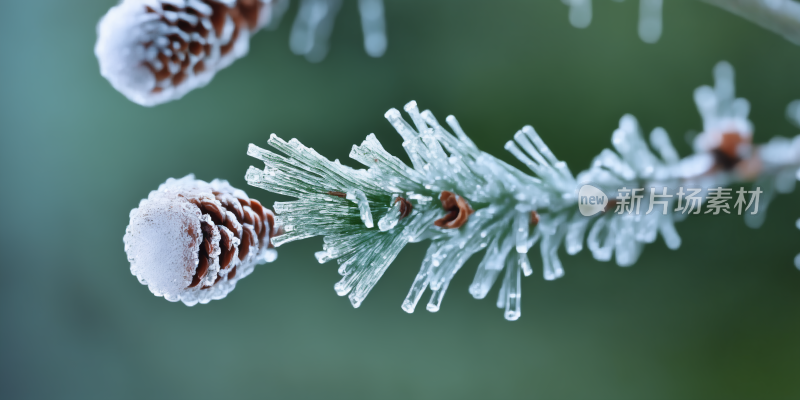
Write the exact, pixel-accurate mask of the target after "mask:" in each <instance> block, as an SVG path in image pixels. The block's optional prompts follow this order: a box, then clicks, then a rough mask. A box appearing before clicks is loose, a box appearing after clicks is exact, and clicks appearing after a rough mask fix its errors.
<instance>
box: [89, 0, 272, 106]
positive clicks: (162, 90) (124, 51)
mask: <svg viewBox="0 0 800 400" xmlns="http://www.w3.org/2000/svg"><path fill="white" fill-rule="evenodd" d="M274 3H275V1H273V0H122V1H121V2H120V3H119V4H118V5H117V6H114V7H112V8H111V9H110V10H109V11H108V13H107V14H106V15H105V16H104V17H103V18H102V19H101V20H100V22H99V23H98V25H97V43H96V44H95V48H94V52H95V55H96V56H97V60H98V61H99V63H100V73H101V74H102V75H103V76H104V77H105V78H106V79H108V81H109V82H110V83H111V85H112V86H114V88H115V89H117V90H118V91H119V92H121V93H122V94H123V95H125V97H127V98H128V99H130V100H131V101H133V102H134V103H137V104H140V105H143V106H155V105H158V104H161V103H165V102H168V101H172V100H176V99H179V98H181V97H183V96H184V95H185V94H186V93H188V92H190V91H191V90H194V89H196V88H199V87H202V86H205V85H206V84H208V82H210V81H211V79H212V78H213V77H214V75H215V74H216V73H217V71H219V70H221V69H223V68H225V67H227V66H228V65H230V64H231V63H232V62H233V61H234V60H236V59H237V58H240V57H243V56H244V55H246V54H247V51H248V48H249V43H250V35H251V34H253V33H255V32H256V31H257V30H259V29H260V28H261V27H263V26H264V25H266V24H268V23H269V22H270V20H271V18H272V9H273V6H274Z"/></svg>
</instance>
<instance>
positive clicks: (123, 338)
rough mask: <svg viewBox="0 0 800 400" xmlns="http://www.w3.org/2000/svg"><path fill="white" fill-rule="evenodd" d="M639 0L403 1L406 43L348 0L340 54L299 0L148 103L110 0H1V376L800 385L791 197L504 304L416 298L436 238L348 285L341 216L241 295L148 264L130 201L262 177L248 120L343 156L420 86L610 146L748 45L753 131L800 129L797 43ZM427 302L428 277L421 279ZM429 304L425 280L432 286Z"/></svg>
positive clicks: (101, 386)
mask: <svg viewBox="0 0 800 400" xmlns="http://www.w3.org/2000/svg"><path fill="white" fill-rule="evenodd" d="M637 3H638V2H636V1H626V2H623V3H615V2H611V1H606V0H598V1H595V3H594V4H595V7H594V8H595V10H594V11H595V12H594V19H593V21H592V24H591V26H590V27H589V28H588V29H585V30H579V29H575V28H573V27H571V26H570V25H569V23H568V21H567V7H566V6H564V5H563V4H561V2H559V1H556V0H547V1H545V0H541V1H464V0H449V1H445V0H438V1H432V0H428V1H424V0H414V1H412V0H404V1H399V0H397V1H395V0H390V1H388V3H387V6H386V11H387V16H388V21H387V23H388V30H389V47H388V52H387V53H386V55H385V56H384V57H383V58H380V59H371V58H369V57H368V56H367V55H366V54H365V53H364V51H363V49H362V36H361V30H360V29H361V28H360V21H359V17H358V12H357V4H356V3H355V2H354V1H350V0H348V1H347V2H345V5H344V7H343V8H342V11H341V12H340V14H339V18H338V20H337V22H336V27H335V30H334V34H333V37H332V43H331V45H332V47H331V52H330V53H329V56H328V58H327V59H326V60H324V61H323V62H322V63H320V64H310V63H308V62H306V61H305V60H304V59H303V58H302V57H297V56H294V55H292V54H291V52H290V51H289V47H288V36H289V31H290V27H291V21H292V19H293V17H294V14H295V12H296V9H297V4H296V3H294V4H293V5H292V8H291V9H290V11H289V14H287V17H286V18H285V19H284V21H283V23H282V24H281V26H280V28H279V29H278V30H277V31H275V32H261V33H259V34H257V35H256V36H255V37H254V39H253V40H252V42H251V49H250V55H249V56H247V57H246V58H244V59H241V60H239V61H237V62H236V63H234V64H233V65H232V66H231V67H230V68H228V69H226V70H223V71H222V72H220V73H219V74H218V75H217V77H216V78H215V79H214V81H213V82H212V83H211V84H210V85H209V86H208V87H206V88H203V89H200V90H196V91H194V92H192V93H190V94H189V95H187V96H186V97H185V98H184V99H182V100H180V101H177V102H173V103H170V104H166V105H162V106H159V107H156V108H143V107H140V106H137V105H135V104H133V103H131V102H129V101H128V100H126V99H125V98H124V97H123V96H122V95H120V94H119V93H117V92H116V91H114V90H113V89H112V88H111V86H110V85H109V84H108V83H107V82H106V81H105V80H104V79H103V78H102V77H101V76H100V74H99V72H98V66H97V61H96V60H95V57H94V55H93V46H94V41H95V24H96V22H97V21H98V19H99V18H100V17H101V16H102V15H103V14H104V13H105V12H106V10H107V9H108V8H109V7H111V6H112V5H113V4H114V1H111V0H105V1H85V0H78V1H55V0H49V1H36V2H33V1H4V2H3V3H2V5H0V35H2V37H4V38H5V39H4V40H3V41H2V42H0V140H1V142H0V143H1V145H0V177H1V178H0V179H2V186H0V187H2V196H0V204H1V205H2V208H1V209H2V210H3V216H4V218H3V224H2V233H0V250H2V252H1V253H0V254H2V256H3V261H2V279H0V313H1V314H0V321H1V322H0V397H2V398H5V399H11V398H53V399H56V398H81V399H88V398H101V399H107V398H280V399H291V398H294V399H319V398H325V399H339V398H343V399H364V398H366V399H373V398H461V399H463V398H477V399H486V398H498V399H500V398H503V399H505V398H542V399H643V398H647V399H691V398H696V399H716V398H719V399H735V398H743V399H746V398H749V399H753V398H761V399H768V398H769V399H779V398H787V399H788V398H800V385H798V375H799V374H798V373H799V372H800V318H798V317H800V272H799V271H798V270H797V269H796V268H795V267H794V266H793V262H792V260H793V258H794V256H795V254H796V253H798V252H799V251H800V245H799V244H798V243H800V240H799V239H800V231H797V229H796V228H795V220H796V219H797V218H798V217H800V210H798V208H797V207H795V206H794V205H795V204H798V200H800V194H798V193H795V194H792V195H789V196H783V197H779V198H778V199H777V201H776V202H775V203H774V205H773V207H772V208H771V209H770V216H769V217H768V218H767V222H766V224H765V226H763V227H762V228H761V229H759V230H751V229H748V228H746V227H745V226H744V223H743V221H742V220H741V217H739V216H713V217H711V216H699V217H697V218H694V217H692V218H690V219H689V220H688V221H686V222H683V223H681V224H680V225H679V226H678V230H679V232H680V233H681V235H682V237H683V246H682V247H681V249H680V250H678V251H675V252H673V251H669V250H667V249H666V247H665V246H664V244H663V242H661V241H660V240H659V241H658V242H657V243H656V244H653V245H649V246H648V247H647V249H646V251H645V253H644V255H643V257H642V258H641V259H640V260H639V262H638V263H637V264H636V265H635V266H634V267H632V268H619V267H617V266H616V265H614V264H613V263H600V262H597V261H594V260H593V259H592V258H591V257H590V256H589V255H588V254H587V252H586V251H584V252H583V253H581V254H579V255H577V256H574V257H570V256H567V255H566V254H563V255H562V260H563V262H564V264H565V268H566V276H565V277H564V278H563V279H561V280H558V281H556V282H546V281H544V280H543V279H541V272H540V270H538V271H537V272H536V273H535V275H534V276H532V277H530V278H528V279H524V280H523V283H522V285H523V293H524V298H523V316H522V318H521V319H520V320H519V321H516V322H508V321H505V320H504V319H503V315H502V312H501V311H500V310H498V309H496V308H495V306H494V303H495V299H494V297H495V296H496V294H495V293H496V291H497V288H495V290H494V291H493V292H492V293H491V294H490V296H489V298H487V299H486V300H482V301H478V300H474V299H472V298H471V296H470V295H469V294H468V292H467V287H468V285H469V283H470V282H471V280H472V273H473V271H474V269H475V266H476V265H477V261H479V257H475V259H474V260H472V261H471V262H470V263H469V264H468V265H467V266H466V267H465V268H464V271H463V272H462V273H460V274H459V275H458V276H457V277H456V278H455V280H454V282H453V283H452V284H451V285H450V291H449V292H448V295H447V297H446V299H445V301H444V304H443V307H442V310H441V311H440V312H438V313H436V314H431V313H428V312H427V311H425V310H424V305H423V306H420V307H418V309H417V312H416V313H414V314H411V315H409V314H406V313H405V312H403V311H402V310H401V309H400V304H401V302H402V300H403V298H404V297H405V295H406V293H407V290H408V288H409V286H410V284H411V282H412V281H413V278H414V276H415V274H416V273H417V271H418V268H419V263H420V261H421V259H422V257H423V254H424V249H425V246H424V245H422V244H417V245H411V246H409V247H408V248H407V249H406V250H405V251H404V252H403V253H402V254H401V256H400V257H399V259H398V260H396V261H395V263H394V264H393V266H392V267H391V268H390V269H389V270H388V272H387V273H386V274H385V275H384V277H383V279H382V280H381V281H380V283H379V284H378V285H377V287H376V288H375V290H373V291H372V293H371V294H370V296H369V297H368V298H367V300H366V301H365V302H364V303H363V305H362V306H361V308H359V309H353V308H352V307H351V306H350V303H349V301H348V300H347V299H346V298H339V297H337V296H336V294H335V292H334V291H333V284H334V283H335V282H336V281H337V280H338V279H339V276H338V274H337V272H336V267H335V266H334V265H329V264H326V265H319V264H317V263H316V261H315V259H314V257H313V255H312V253H313V251H316V250H317V249H319V248H320V244H321V241H320V240H308V241H304V242H297V243H292V244H289V245H286V246H284V247H281V248H280V249H279V251H280V256H279V258H278V260H277V262H275V263H273V264H269V265H263V266H260V267H258V268H257V269H256V271H255V273H254V274H253V275H251V276H250V277H248V278H247V279H245V280H243V281H242V282H240V284H239V285H238V287H237V289H236V290H235V291H234V292H233V293H232V294H231V295H229V296H228V298H226V299H225V300H223V301H213V302H211V303H210V304H207V305H199V306H196V307H192V308H188V307H186V306H184V305H183V304H180V303H178V304H175V303H169V302H167V301H165V300H164V299H163V298H157V297H154V296H152V295H151V294H150V293H149V291H148V290H147V288H146V287H144V286H142V285H140V284H139V283H138V282H137V280H136V279H135V277H133V276H132V275H131V274H130V271H129V265H128V262H127V260H126V256H125V253H124V251H123V245H122V236H123V234H124V231H125V226H126V225H127V222H128V212H129V210H130V209H132V208H134V207H136V206H137V204H138V202H139V200H140V199H141V198H143V197H146V196H147V194H148V192H149V191H150V190H154V189H156V187H157V186H158V185H159V184H160V183H161V182H163V181H164V180H166V178H168V177H181V176H183V175H185V174H187V173H192V172H193V173H195V174H197V177H198V178H201V179H205V180H211V179H213V178H225V179H228V180H230V182H231V183H232V184H233V185H234V186H236V187H240V188H242V189H245V190H246V191H247V192H248V194H250V195H251V196H252V197H255V198H258V199H259V200H261V201H262V202H263V203H265V204H272V202H273V201H275V200H279V197H278V196H275V195H272V194H269V193H266V192H264V191H261V190H259V189H255V188H249V187H247V186H246V184H245V181H244V178H243V176H244V173H245V170H246V169H247V167H248V165H251V164H252V165H259V164H258V162H257V160H254V159H250V158H249V157H247V156H246V155H245V151H246V148H247V144H248V143H256V144H258V145H261V146H266V140H267V138H268V136H269V134H270V133H273V132H275V133H277V134H279V135H280V136H282V137H284V138H287V139H288V138H292V137H295V138H298V139H299V140H301V141H302V142H303V143H305V144H306V145H308V146H312V147H314V148H316V149H318V150H319V151H320V152H322V153H323V154H325V155H327V156H329V157H330V158H340V159H342V160H345V159H347V154H348V153H349V150H350V147H351V145H352V144H354V143H360V142H361V140H363V138H364V137H365V136H366V135H367V134H369V133H371V132H374V133H375V134H376V135H377V136H378V138H379V139H380V140H381V141H382V142H383V143H384V144H385V146H386V147H387V149H388V150H389V151H391V152H393V153H395V154H401V153H402V148H401V146H400V143H401V142H400V139H399V137H398V136H397V134H396V133H394V130H393V129H392V128H391V126H390V125H389V124H388V123H387V122H386V121H385V120H384V119H383V114H384V112H385V111H386V110H388V109H389V108H391V107H397V108H400V107H402V106H403V105H404V104H405V103H406V102H407V101H409V100H412V99H413V100H417V101H418V102H419V104H420V107H422V108H423V109H424V108H429V109H431V110H432V111H433V112H434V113H435V114H436V115H437V116H438V117H439V118H440V119H443V118H444V117H445V116H446V115H448V114H454V115H456V116H457V117H458V118H459V120H460V122H461V124H462V126H463V127H464V129H465V130H466V131H467V133H469V134H470V135H471V136H472V138H473V139H474V140H475V142H476V143H477V144H478V145H479V146H480V147H481V148H482V149H484V150H485V151H488V152H489V153H492V154H494V155H497V156H499V157H500V158H502V159H504V160H507V161H513V159H512V157H511V156H510V155H509V154H508V153H506V152H505V151H504V150H503V144H504V142H505V141H506V140H508V139H510V138H511V136H512V134H513V133H514V132H515V131H516V130H517V129H519V128H520V127H522V126H523V125H525V124H532V125H533V126H534V127H536V129H537V130H538V131H539V132H540V134H541V135H542V136H543V138H544V139H545V140H546V141H547V143H548V144H549V145H550V146H551V148H552V149H553V150H554V151H555V153H556V154H557V155H558V156H560V157H561V158H562V159H565V160H566V161H567V162H568V163H569V164H570V166H571V168H572V170H573V171H578V170H581V169H583V168H586V167H587V166H588V164H589V162H590V160H591V157H592V156H594V155H595V154H597V153H598V152H599V151H600V150H601V149H602V148H604V147H606V146H609V145H610V135H611V132H612V131H613V130H614V128H615V127H616V126H617V123H618V120H619V118H620V117H621V116H622V115H623V114H624V113H633V114H634V115H636V116H637V117H638V118H639V120H640V122H641V124H642V126H643V127H644V128H645V129H646V130H647V131H649V130H650V129H652V128H653V127H655V126H664V127H665V128H666V129H667V131H668V132H669V133H670V135H671V136H672V138H673V141H675V142H676V144H677V145H678V147H679V150H680V151H681V152H682V154H684V155H685V154H688V151H689V145H688V144H687V143H686V141H685V139H684V138H685V136H686V134H687V132H689V131H691V130H698V129H699V128H701V120H700V117H699V116H698V114H697V112H696V110H695V107H694V103H693V101H692V91H693V90H694V88H695V87H697V86H699V85H701V84H710V83H712V75H711V69H712V67H713V65H714V64H715V63H716V62H717V61H719V60H723V59H725V60H728V61H730V62H731V63H732V64H733V65H734V67H735V68H736V72H737V92H738V94H739V95H740V96H743V97H746V98H748V99H749V100H750V101H751V103H752V113H751V119H752V120H753V121H754V123H755V125H756V136H755V137H756V141H757V142H763V141H766V140H767V139H768V138H770V137H772V136H775V135H785V136H789V135H792V136H793V135H795V134H797V133H798V131H797V129H795V128H793V127H792V126H791V125H790V124H789V123H788V122H787V121H786V120H785V118H784V110H785V107H786V105H787V104H788V103H789V102H790V101H791V100H793V99H795V98H800V80H798V75H797V72H798V71H800V48H798V47H796V46H793V45H791V44H790V43H788V42H787V41H785V40H783V39H782V38H780V37H778V36H776V35H774V34H772V33H770V32H767V31H765V30H763V29H761V28H759V27H757V26H755V25H753V24H751V23H749V22H747V21H745V20H742V19H740V18H738V17H735V16H733V15H730V14H728V13H726V12H724V11H721V10H718V9H715V8H713V7H711V6H708V5H705V4H702V3H699V2H695V1H667V2H666V4H665V9H664V35H663V37H662V39H661V41H660V42H658V43H657V44H655V45H648V44H645V43H643V42H641V41H640V40H639V38H638V37H637V35H636V24H637V18H638V4H637ZM425 299H427V296H426V297H425ZM423 301H426V300H423Z"/></svg>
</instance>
